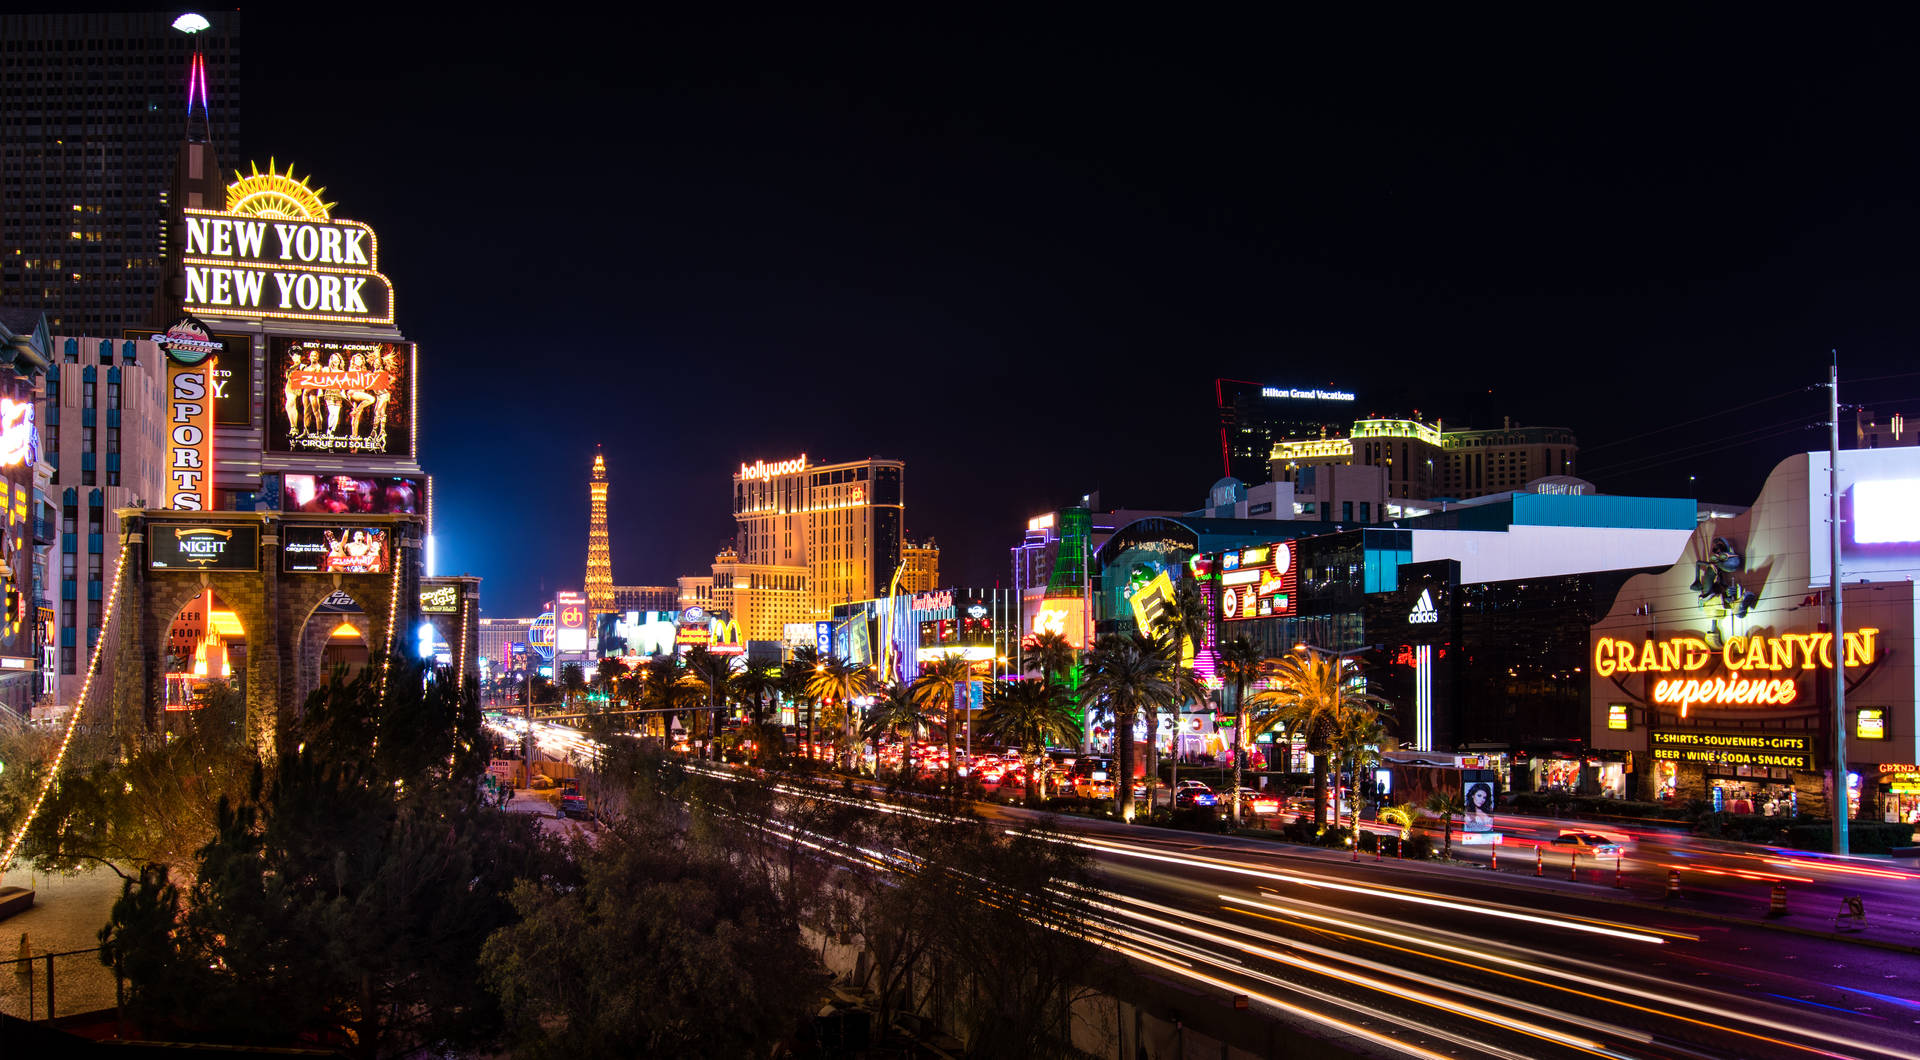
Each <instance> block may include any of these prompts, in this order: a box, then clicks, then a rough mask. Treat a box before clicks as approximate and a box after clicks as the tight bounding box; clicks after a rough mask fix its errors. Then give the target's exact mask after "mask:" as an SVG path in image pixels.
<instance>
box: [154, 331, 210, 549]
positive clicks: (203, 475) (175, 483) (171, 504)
mask: <svg viewBox="0 0 1920 1060" xmlns="http://www.w3.org/2000/svg"><path fill="white" fill-rule="evenodd" d="M154 339H155V341H156V342H157V343H158V344H159V346H160V347H161V348H162V349H164V350H166V351H167V504H166V506H167V507H168V508H172V509H174V510H176V511H196V512H204V511H211V510H213V403H214V402H213V397H214V389H213V371H214V366H215V365H216V364H217V363H218V361H219V358H218V357H216V356H214V354H215V353H216V352H218V351H219V349H220V343H219V342H218V341H217V340H215V339H214V338H213V336H212V335H211V334H209V333H208V332H207V326H206V325H205V324H202V323H200V322H199V321H198V320H195V319H194V318H193V317H191V316H188V317H184V318H182V319H181V320H180V321H179V322H178V323H176V324H174V325H173V326H172V327H170V328H168V329H167V331H166V334H165V335H156V336H154Z"/></svg>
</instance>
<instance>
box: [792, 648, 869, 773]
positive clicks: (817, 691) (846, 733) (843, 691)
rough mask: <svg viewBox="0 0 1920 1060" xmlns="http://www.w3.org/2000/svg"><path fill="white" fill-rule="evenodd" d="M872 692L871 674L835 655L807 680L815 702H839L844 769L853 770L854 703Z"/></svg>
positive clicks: (823, 661)
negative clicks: (843, 719) (844, 760)
mask: <svg viewBox="0 0 1920 1060" xmlns="http://www.w3.org/2000/svg"><path fill="white" fill-rule="evenodd" d="M872 690H873V671H871V670H869V669H867V668H866V667H865V666H864V665H856V664H854V663H850V662H848V661H847V660H845V659H842V658H839V657H837V656H832V657H829V658H827V659H825V660H822V661H821V662H820V664H819V665H818V666H816V667H815V668H814V671H813V676H812V677H810V678H809V679H808V680H807V694H808V695H810V696H812V697H813V698H814V699H816V700H821V701H825V702H828V703H838V704H839V705H840V708H841V710H842V712H843V714H844V718H845V721H844V729H843V730H842V732H841V744H842V745H843V748H844V750H845V753H846V756H847V758H846V762H845V768H846V769H848V770H849V771H851V770H852V769H854V768H855V767H854V762H853V754H854V750H853V749H854V747H855V746H857V744H856V743H855V740H854V715H853V701H854V700H855V699H857V698H859V697H861V696H864V695H866V694H867V693H868V692H870V691H872Z"/></svg>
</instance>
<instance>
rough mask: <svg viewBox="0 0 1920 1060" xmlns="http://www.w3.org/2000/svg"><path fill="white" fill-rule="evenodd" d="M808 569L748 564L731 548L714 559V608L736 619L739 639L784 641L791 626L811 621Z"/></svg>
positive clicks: (722, 550)
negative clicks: (789, 625) (782, 638)
mask: <svg viewBox="0 0 1920 1060" xmlns="http://www.w3.org/2000/svg"><path fill="white" fill-rule="evenodd" d="M808 584H809V579H808V575H807V569H806V568H805V567H791V566H788V567H783V566H777V565H771V564H759V563H747V562H744V561H742V560H741V559H740V555H739V553H737V552H735V551H734V550H733V549H731V548H723V549H721V550H720V553H719V554H718V555H716V556H714V557H713V608H714V610H716V611H724V612H726V613H727V614H728V615H730V616H732V617H733V620H734V623H735V624H736V625H738V626H739V627H740V639H741V640H742V641H750V640H773V641H777V640H779V639H781V637H782V636H783V635H785V633H786V627H787V625H788V623H795V622H806V621H809V620H810V619H811V618H812V615H813V612H812V598H811V597H812V594H811V593H809V592H808Z"/></svg>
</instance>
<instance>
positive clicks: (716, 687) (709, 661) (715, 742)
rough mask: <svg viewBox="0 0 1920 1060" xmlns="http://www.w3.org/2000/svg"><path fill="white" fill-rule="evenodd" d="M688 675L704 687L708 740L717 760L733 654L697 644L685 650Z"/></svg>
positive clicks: (731, 674)
mask: <svg viewBox="0 0 1920 1060" xmlns="http://www.w3.org/2000/svg"><path fill="white" fill-rule="evenodd" d="M687 675H688V676H690V677H692V678H693V679H694V680H696V681H698V682H700V683H701V684H702V685H705V686H706V689H707V742H708V743H709V744H711V745H712V748H713V760H714V761H716V762H718V761H719V760H720V728H721V724H720V723H721V718H722V715H723V714H725V712H726V709H727V689H728V685H729V684H730V683H731V682H732V680H733V656H731V655H719V654H716V653H714V652H711V651H708V650H707V648H706V646H705V645H696V646H695V647H694V648H693V649H692V650H690V651H688V652H687Z"/></svg>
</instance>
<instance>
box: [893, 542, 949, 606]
mask: <svg viewBox="0 0 1920 1060" xmlns="http://www.w3.org/2000/svg"><path fill="white" fill-rule="evenodd" d="M939 584H940V546H939V545H936V544H934V543H933V538H927V540H926V542H925V543H924V544H919V545H916V544H913V543H912V542H908V543H907V544H905V545H902V546H901V547H900V591H901V592H903V593H930V592H932V591H933V590H934V589H935V588H936V587H938V586H939Z"/></svg>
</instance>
